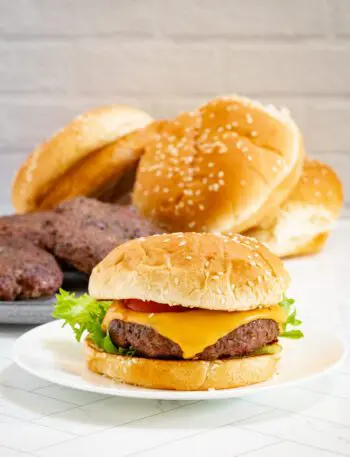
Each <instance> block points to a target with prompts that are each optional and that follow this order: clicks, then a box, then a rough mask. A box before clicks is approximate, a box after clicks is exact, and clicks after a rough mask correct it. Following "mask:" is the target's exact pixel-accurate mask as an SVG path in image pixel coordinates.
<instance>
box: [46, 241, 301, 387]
mask: <svg viewBox="0 0 350 457" xmlns="http://www.w3.org/2000/svg"><path fill="white" fill-rule="evenodd" d="M288 284H289V276H288V273H287V272H286V270H285V269H284V267H283V264H282V262H281V261H280V260H279V259H278V258H277V257H276V256H275V255H274V254H272V253H271V252H270V251H269V250H268V249H267V248H266V247H264V246H263V245H262V244H260V243H259V242H257V241H256V240H255V239H253V238H248V237H245V236H242V235H233V236H231V237H228V236H222V235H214V234H209V233H202V234H200V233H173V234H170V235H168V234H164V235H154V236H151V237H147V238H139V239H136V240H132V241H129V242H128V243H125V244H123V245H121V246H118V247H117V248H116V249H114V250H113V251H112V252H111V253H110V254H109V255H108V256H107V257H106V258H105V259H104V260H103V261H102V262H101V263H99V264H98V265H97V266H96V267H95V269H94V270H93V272H92V275H91V277H90V282H89V295H87V294H85V295H83V296H81V297H75V295H74V294H69V293H68V292H64V291H61V293H60V295H58V296H57V305H56V309H55V313H54V317H57V318H62V319H64V321H65V323H68V324H69V325H71V327H72V328H73V330H74V332H75V335H76V337H77V339H78V340H80V339H81V337H82V335H83V333H85V331H86V333H87V335H86V338H85V355H86V361H87V365H88V368H89V369H90V370H92V371H94V372H96V373H99V374H102V375H105V376H108V377H110V378H113V379H115V380H117V381H121V382H125V383H128V384H135V385H138V386H142V387H147V388H154V389H174V390H207V389H226V388H233V387H239V386H245V385H249V384H254V383H258V382H262V381H265V380H267V379H269V378H271V377H272V376H273V374H274V373H275V370H276V366H277V363H278V360H279V356H280V352H281V347H280V345H279V344H278V339H279V337H280V336H289V337H292V338H299V337H301V336H302V333H301V332H300V330H296V329H294V327H295V326H297V325H299V324H300V321H299V320H297V319H296V311H295V309H294V307H293V300H290V299H287V298H286V297H285V292H286V289H287V287H288Z"/></svg>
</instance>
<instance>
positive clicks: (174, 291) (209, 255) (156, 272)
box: [89, 233, 289, 311]
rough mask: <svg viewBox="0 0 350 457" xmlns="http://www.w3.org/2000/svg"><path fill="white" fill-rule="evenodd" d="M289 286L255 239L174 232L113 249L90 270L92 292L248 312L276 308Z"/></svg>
mask: <svg viewBox="0 0 350 457" xmlns="http://www.w3.org/2000/svg"><path fill="white" fill-rule="evenodd" d="M288 284H289V275H288V273H287V272H286V270H285V269H284V267H283V264H282V262H281V261H280V260H279V258H278V257H276V256H275V255H274V254H272V253H271V252H270V251H269V250H268V249H267V248H266V247H265V246H263V245H262V244H261V243H259V242H257V241H256V240H254V239H251V238H248V237H244V236H242V235H235V236H233V237H231V238H229V237H226V236H223V235H214V234H210V233H174V234H164V235H154V236H151V237H147V238H139V239H135V240H132V241H129V242H127V243H125V244H123V245H121V246H118V247H117V248H115V249H114V250H113V251H112V252H111V253H110V254H109V255H108V256H107V257H106V258H105V259H104V260H102V262H100V263H99V264H98V265H97V266H96V267H95V268H94V270H93V271H92V274H91V277H90V281H89V294H90V295H91V296H92V297H94V298H96V299H101V300H118V299H129V298H134V299H140V300H150V301H155V302H159V303H165V304H168V305H170V306H171V305H182V306H184V307H189V308H191V307H194V308H203V309H209V310H223V311H244V310H250V309H256V308H260V307H270V306H271V305H272V304H277V303H278V302H279V301H280V300H281V299H282V298H283V294H284V292H285V290H286V289H287V286H288Z"/></svg>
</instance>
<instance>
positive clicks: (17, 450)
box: [0, 443, 37, 457]
mask: <svg viewBox="0 0 350 457" xmlns="http://www.w3.org/2000/svg"><path fill="white" fill-rule="evenodd" d="M0 447H4V448H5V449H9V450H10V451H16V452H22V453H23V454H27V455H30V456H33V457H37V455H36V454H33V453H32V452H28V451H22V450H19V449H16V448H14V447H11V446H6V445H5V444H2V443H0Z"/></svg>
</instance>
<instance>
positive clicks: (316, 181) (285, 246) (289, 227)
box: [247, 159, 343, 257]
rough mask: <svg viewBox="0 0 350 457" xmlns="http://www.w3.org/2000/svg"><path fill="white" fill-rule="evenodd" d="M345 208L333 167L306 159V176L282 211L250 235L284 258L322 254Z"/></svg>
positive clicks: (303, 176) (339, 183)
mask: <svg viewBox="0 0 350 457" xmlns="http://www.w3.org/2000/svg"><path fill="white" fill-rule="evenodd" d="M342 205H343V189H342V184H341V182H340V180H339V179H338V177H337V175H336V173H335V172H334V171H333V170H332V168H331V167H329V166H328V165H325V164H323V163H321V162H319V161H317V160H311V159H306V160H305V163H304V169H303V173H302V176H301V178H300V180H299V182H298V184H297V186H296V187H295V189H294V190H293V192H292V194H291V195H290V196H289V198H288V199H287V200H286V201H285V202H284V203H283V205H282V206H281V208H280V209H279V211H278V212H277V213H276V214H275V216H274V217H273V218H272V219H271V220H270V221H266V222H265V224H263V225H261V226H260V227H256V228H254V229H252V230H249V231H248V232H247V234H249V235H250V236H254V237H256V238H257V239H258V240H259V241H261V242H263V243H265V244H266V245H267V246H268V248H269V249H271V251H272V252H274V253H275V254H276V255H279V256H281V257H287V256H293V255H298V254H309V253H314V252H317V251H319V250H320V249H321V248H322V246H323V244H324V242H325V241H326V239H327V235H328V232H329V231H330V229H331V228H332V225H333V223H334V221H335V220H336V219H337V218H338V217H339V214H340V211H341V208H342Z"/></svg>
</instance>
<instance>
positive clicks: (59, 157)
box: [12, 105, 152, 213]
mask: <svg viewBox="0 0 350 457" xmlns="http://www.w3.org/2000/svg"><path fill="white" fill-rule="evenodd" d="M151 120H152V119H151V117H150V116H149V115H148V114H147V113H145V112H143V111H140V110H138V109H136V108H132V107H129V106H122V105H111V106H105V107H101V108H97V109H95V110H93V111H90V112H87V113H85V114H82V115H80V116H78V117H77V118H75V119H74V120H73V121H72V122H71V123H70V124H68V125H67V126H66V127H64V128H63V129H62V130H60V131H59V132H58V133H56V134H55V135H54V136H53V137H52V138H51V139H50V140H48V141H46V142H45V143H43V144H42V145H40V146H39V147H38V148H37V149H36V150H35V151H34V152H33V153H32V154H30V155H29V157H28V158H27V160H26V161H25V162H24V164H23V165H22V167H21V168H20V170H19V171H18V173H17V175H16V177H15V179H14V182H13V188H12V202H13V205H14V207H15V208H16V210H17V212H20V213H25V212H29V211H35V210H39V209H40V210H44V209H49V208H52V207H54V206H56V205H57V204H58V203H60V201H62V200H64V199H67V198H72V197H74V196H77V195H86V193H87V191H86V190H85V188H83V189H81V183H80V181H85V183H86V182H87V183H88V184H89V189H90V192H91V184H92V183H91V182H90V181H89V174H88V173H86V172H87V171H89V170H90V169H91V168H93V167H91V166H90V165H91V164H90V163H89V162H88V163H87V164H86V168H84V166H83V167H82V163H83V162H84V160H89V159H90V160H91V159H92V158H94V156H95V154H96V153H98V154H101V151H102V152H103V150H104V148H105V147H106V146H108V145H111V144H113V146H112V148H113V150H112V151H108V152H107V155H108V156H112V157H113V158H114V162H113V164H112V165H114V166H117V167H118V166H119V167H120V168H121V169H124V168H125V167H126V165H127V164H128V163H129V162H130V161H131V162H134V161H135V154H129V155H128V154H127V153H126V152H125V151H126V150H129V149H130V148H129V149H128V148H127V146H128V145H127V144H125V142H124V143H122V144H121V145H120V147H119V145H118V141H117V140H118V139H120V138H121V137H124V136H125V135H128V134H130V133H131V132H133V131H134V130H136V129H139V128H142V127H144V126H146V125H147V124H148V123H149V122H150V121H151ZM132 141H135V138H134V137H132ZM129 146H130V145H129ZM120 150H121V152H120ZM108 153H109V154H108ZM104 154H105V155H106V153H105V152H104ZM138 158H139V155H138ZM120 162H121V163H120ZM99 163H104V161H101V160H100V161H97V163H96V164H95V165H96V168H94V170H97V171H98V170H99V169H100V167H99ZM81 168H82V169H81ZM109 174H110V173H109ZM119 174H120V173H119ZM103 179H104V173H101V175H100V179H99V185H100V186H103V185H104V184H105V183H104V182H102V183H101V180H102V181H103ZM108 179H110V176H109V175H108ZM93 189H94V187H93Z"/></svg>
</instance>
